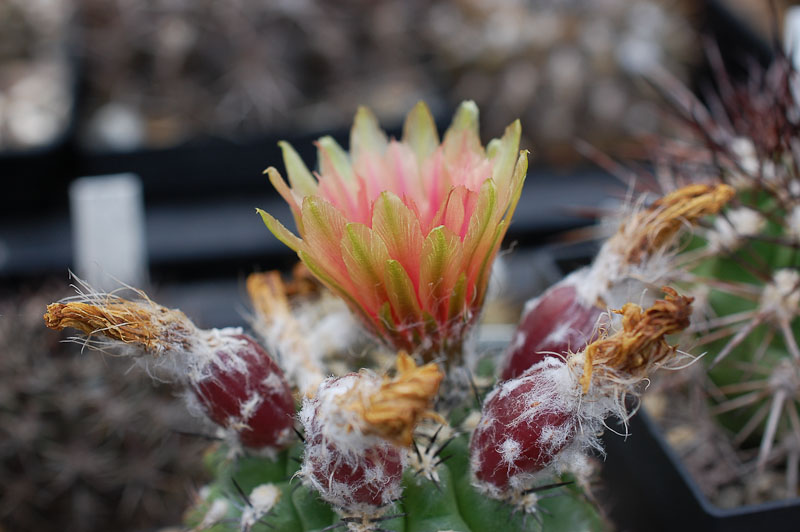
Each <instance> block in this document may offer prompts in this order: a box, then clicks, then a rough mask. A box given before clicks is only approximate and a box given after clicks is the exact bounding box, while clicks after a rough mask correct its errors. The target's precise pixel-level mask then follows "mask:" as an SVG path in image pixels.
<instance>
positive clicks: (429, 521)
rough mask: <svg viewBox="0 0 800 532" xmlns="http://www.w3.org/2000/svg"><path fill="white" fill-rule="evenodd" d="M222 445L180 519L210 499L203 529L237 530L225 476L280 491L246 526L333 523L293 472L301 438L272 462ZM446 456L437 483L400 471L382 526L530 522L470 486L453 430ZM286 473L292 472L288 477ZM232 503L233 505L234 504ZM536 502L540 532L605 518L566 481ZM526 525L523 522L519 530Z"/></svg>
mask: <svg viewBox="0 0 800 532" xmlns="http://www.w3.org/2000/svg"><path fill="white" fill-rule="evenodd" d="M225 452H226V451H225V449H223V448H218V449H216V450H215V451H213V452H210V453H209V455H208V456H207V458H206V464H207V466H208V467H209V469H210V472H211V473H212V475H213V476H214V478H215V480H214V481H213V482H212V484H210V485H209V486H208V488H207V490H206V492H205V493H206V494H207V495H206V498H205V499H203V500H201V501H198V503H197V504H196V505H195V506H194V507H193V508H192V509H191V510H190V511H189V512H188V513H187V516H186V524H187V525H189V526H190V527H197V526H198V525H199V524H200V523H201V522H202V521H203V518H204V516H205V515H206V514H207V513H208V511H209V509H210V508H211V506H212V504H213V503H214V501H215V500H218V499H222V500H226V501H227V502H228V511H227V512H226V514H225V516H224V517H222V518H221V519H220V521H219V522H218V523H216V524H214V525H213V526H211V527H209V528H207V529H206V530H209V531H213V532H223V531H238V530H240V525H239V522H240V516H241V513H242V509H241V508H242V507H244V506H245V505H246V503H245V501H244V500H243V499H242V498H241V495H239V493H238V489H237V488H236V486H235V485H234V483H233V479H235V480H236V483H237V484H238V485H239V487H240V488H241V490H242V492H244V493H245V494H247V493H250V491H251V490H252V489H253V488H254V487H256V486H258V485H261V484H270V483H271V484H275V485H276V486H278V487H279V488H280V490H281V493H282V494H281V497H280V500H279V501H278V504H277V505H276V506H275V508H273V509H272V511H271V512H270V513H269V514H268V515H267V516H266V517H265V518H264V519H263V521H264V523H268V525H267V524H264V523H258V524H257V525H256V526H255V527H253V531H254V532H257V531H262V530H263V531H267V530H281V531H286V532H295V531H296V532H319V531H321V530H323V529H325V528H326V527H330V526H331V525H333V524H335V523H337V522H338V521H339V516H337V515H336V513H335V512H334V511H333V510H332V509H331V507H330V506H329V505H328V504H327V503H325V502H323V501H322V500H321V499H320V498H319V496H318V495H317V493H316V492H314V491H312V490H311V489H309V488H308V487H307V486H305V485H303V484H302V481H301V479H300V478H296V477H294V475H295V473H296V472H297V470H298V469H299V464H298V463H297V462H296V461H294V460H292V457H295V458H296V457H298V456H300V455H302V444H300V443H298V444H297V445H295V446H294V447H292V448H290V449H287V450H285V451H282V452H281V453H280V454H279V455H278V456H277V457H276V458H275V460H271V459H269V458H253V457H240V458H233V459H229V458H227V457H226V455H225ZM443 454H445V455H446V456H447V455H452V458H451V459H449V460H447V461H446V462H445V463H443V464H442V465H440V466H439V468H438V469H437V473H438V477H439V481H438V482H436V483H434V482H432V481H431V480H429V479H428V478H425V477H424V476H423V475H415V474H414V472H413V471H410V470H407V471H406V473H405V475H404V478H403V487H404V491H403V493H404V498H403V499H402V500H401V501H399V502H397V503H395V504H394V505H393V506H392V507H390V508H387V509H386V515H387V516H392V515H397V516H399V517H396V518H393V519H387V520H385V521H381V522H379V524H378V526H379V527H380V528H381V529H384V530H391V531H395V532H437V531H440V530H441V531H448V530H453V531H456V532H489V531H492V530H497V526H498V524H499V523H503V526H507V527H508V529H509V530H526V529H532V527H535V526H538V525H537V524H536V521H535V520H534V518H533V517H531V516H530V515H528V516H525V515H524V514H522V513H514V512H513V508H512V507H510V506H508V505H507V504H505V503H503V502H502V501H496V500H492V499H488V498H486V497H485V496H483V495H481V494H480V493H478V492H477V491H476V490H475V489H474V488H473V487H472V485H471V479H470V471H469V456H468V438H467V437H466V435H461V436H459V437H457V438H455V439H454V440H453V441H452V443H450V444H449V445H448V446H447V449H446V451H445V452H444V453H443ZM293 477H294V478H293ZM237 506H238V507H237ZM540 506H541V507H542V508H543V509H544V510H545V512H543V513H542V521H543V527H544V530H547V531H565V532H566V531H577V530H585V531H597V532H599V531H602V530H606V524H605V522H604V521H603V519H602V517H601V516H600V514H599V512H598V510H597V508H596V507H595V506H594V505H593V504H592V503H590V502H589V501H588V500H587V498H586V496H585V495H584V494H583V492H582V491H581V490H580V489H579V488H577V487H575V486H569V487H566V488H563V489H560V490H559V491H558V492H557V495H556V496H553V497H551V498H544V499H542V501H541V502H540ZM525 527H527V528H525Z"/></svg>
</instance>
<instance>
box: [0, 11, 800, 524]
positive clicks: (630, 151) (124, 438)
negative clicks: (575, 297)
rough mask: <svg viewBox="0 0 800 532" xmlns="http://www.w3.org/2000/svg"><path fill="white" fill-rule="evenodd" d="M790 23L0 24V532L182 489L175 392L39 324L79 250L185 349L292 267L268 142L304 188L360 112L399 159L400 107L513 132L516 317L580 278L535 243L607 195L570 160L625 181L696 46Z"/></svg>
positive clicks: (754, 17)
mask: <svg viewBox="0 0 800 532" xmlns="http://www.w3.org/2000/svg"><path fill="white" fill-rule="evenodd" d="M791 3H794V2H787V1H781V0H776V1H775V2H766V1H764V0H725V1H723V0H706V1H696V0H450V1H440V2H428V1H424V0H378V1H368V0H342V1H339V2H327V1H324V0H275V1H263V0H227V1H225V2H221V1H219V0H0V180H2V185H3V188H4V193H3V194H0V479H2V483H0V531H6V530H8V531H13V530H50V529H52V530H56V529H58V530H61V529H63V525H64V523H74V525H71V526H70V527H69V529H70V530H108V529H110V528H111V527H112V526H113V527H114V528H115V529H118V530H149V529H153V528H155V527H158V526H161V525H165V524H168V523H175V522H178V521H179V520H180V514H181V511H182V510H183V508H184V506H185V504H186V502H187V501H188V499H189V498H190V497H191V496H192V493H193V487H195V488H196V487H197V486H199V485H200V484H201V483H202V472H201V463H200V461H201V460H200V456H201V451H202V448H203V446H204V445H205V444H206V442H204V441H200V440H198V439H197V438H191V437H188V436H181V435H179V434H177V433H176V432H175V427H176V426H177V421H176V420H178V419H180V418H181V413H182V411H183V410H182V409H183V406H182V405H181V404H180V401H176V400H174V398H173V397H172V395H171V394H172V392H171V391H169V390H168V389H166V387H159V388H154V387H153V386H152V385H151V384H150V383H149V381H147V380H146V379H141V378H140V377H141V376H139V375H138V374H137V372H136V371H133V372H131V373H130V374H129V375H123V373H124V372H125V369H127V367H123V368H119V367H117V366H120V365H122V366H125V364H119V363H118V362H119V361H108V360H105V359H101V358H100V357H97V356H94V355H92V354H90V353H83V354H82V353H80V352H79V351H80V349H79V347H78V346H74V345H70V344H67V345H65V344H59V343H58V341H59V339H60V338H61V337H59V335H57V334H56V333H53V332H51V331H47V330H45V329H44V327H43V326H42V324H41V314H42V312H43V311H44V306H45V304H46V303H47V302H49V301H51V300H55V299H59V298H61V297H64V296H67V295H69V294H70V290H69V288H68V284H69V280H68V273H67V272H68V269H69V268H77V269H78V273H83V272H82V269H84V268H86V266H85V264H83V263H81V260H83V259H82V258H81V257H79V256H78V255H79V254H80V253H82V251H81V250H84V251H85V250H86V249H87V244H86V239H91V238H106V239H108V242H111V243H110V244H108V245H107V246H105V248H104V249H106V251H107V252H108V250H111V251H110V252H108V253H107V254H109V253H110V254H112V255H114V256H116V257H117V259H119V260H121V261H122V262H124V263H126V264H127V265H128V266H130V264H134V263H135V264H134V265H135V266H136V268H133V273H132V274H131V275H132V276H133V277H126V274H120V273H119V272H120V271H121V270H118V269H117V267H112V265H111V264H109V265H105V264H100V265H99V266H100V268H101V274H102V275H105V276H106V277H107V278H109V279H111V278H113V277H112V276H117V277H118V278H120V280H131V279H135V280H136V281H138V282H140V283H142V285H143V286H145V287H146V288H148V289H149V290H150V291H151V294H152V295H153V297H154V299H157V300H158V301H160V302H161V303H163V304H165V305H167V306H174V307H180V308H182V309H183V310H184V311H185V312H186V313H187V314H188V315H189V316H191V317H193V318H194V319H195V320H196V321H197V323H198V324H199V325H200V326H202V327H212V326H217V327H221V326H229V325H241V324H243V323H244V322H245V318H244V316H245V303H244V302H245V300H246V298H245V297H244V293H243V289H242V284H243V279H244V276H246V275H247V274H248V273H250V272H252V271H255V270H264V269H274V268H286V267H289V266H290V265H291V264H292V257H291V255H290V254H289V253H288V250H287V249H285V248H284V247H283V246H282V245H281V244H280V243H278V241H277V240H275V239H274V238H273V237H272V236H271V235H270V234H269V232H268V231H267V230H266V229H265V228H264V227H263V225H262V224H261V222H260V220H259V218H258V217H257V216H256V215H255V213H254V208H255V207H262V208H265V209H266V210H268V211H269V212H271V213H274V214H276V215H277V216H278V217H279V218H281V219H282V220H284V221H285V222H286V223H287V224H288V223H290V219H291V217H290V216H288V209H286V208H285V207H284V206H283V205H282V201H279V199H278V197H277V194H276V193H274V192H273V190H272V189H271V186H269V184H268V182H267V180H266V179H265V178H264V177H263V176H262V175H261V171H262V170H263V169H264V168H266V167H267V166H270V165H275V166H279V167H281V166H282V162H281V157H280V152H279V151H278V148H277V141H278V140H281V139H286V140H289V141H290V142H292V144H293V145H294V146H295V148H297V149H298V151H299V152H300V154H301V155H302V156H303V157H304V158H305V159H306V162H307V163H308V164H309V166H313V164H314V152H313V146H312V141H313V140H314V139H315V138H317V137H318V136H320V135H321V134H333V135H334V136H335V137H336V138H337V139H338V140H340V142H342V143H343V144H345V145H346V139H347V131H348V128H349V124H350V121H351V119H352V116H353V114H354V112H355V110H356V108H357V106H358V105H367V106H369V107H371V108H372V109H373V110H374V111H375V112H376V114H377V115H378V117H379V118H380V120H381V123H382V125H383V126H384V127H385V128H387V129H388V130H389V132H390V133H393V134H394V135H396V136H399V132H400V128H401V125H402V118H403V116H404V115H405V113H406V112H407V111H408V110H409V109H410V108H411V107H412V106H413V104H414V103H416V102H417V101H419V100H425V101H426V102H427V103H428V104H429V105H430V107H431V109H432V110H433V112H434V115H435V116H436V118H437V121H439V123H440V126H441V128H444V127H446V125H447V123H448V121H449V118H450V116H451V113H452V111H453V110H454V109H455V107H456V106H457V104H458V102H459V101H461V100H463V99H473V100H475V101H476V102H477V103H478V105H479V107H480V110H481V126H482V129H483V131H482V136H483V138H484V139H488V138H490V137H492V136H497V135H499V134H500V133H501V132H502V130H503V128H504V127H505V125H507V124H508V123H510V122H511V121H513V120H514V119H515V118H517V117H519V118H521V119H522V125H523V134H524V138H523V141H522V145H523V147H524V148H528V149H530V150H531V151H532V159H531V162H532V167H531V170H530V172H529V178H528V184H527V187H526V191H525V192H524V194H523V199H522V203H521V208H520V209H518V211H517V213H518V214H517V216H516V217H515V221H514V224H512V226H511V230H510V233H509V235H510V240H512V241H514V242H517V243H518V244H519V246H518V249H517V251H516V252H515V254H514V257H515V260H511V261H510V262H509V268H510V269H511V271H512V275H515V276H516V277H515V279H518V280H519V281H518V282H519V283H521V284H522V287H523V288H522V289H520V290H518V292H519V293H520V294H522V295H529V294H531V293H533V292H534V291H536V290H537V289H540V288H541V286H543V285H546V284H547V283H549V282H552V281H553V280H555V278H557V276H558V275H560V274H561V272H563V271H564V269H565V268H568V267H569V264H570V263H573V262H575V261H580V260H584V259H585V258H586V257H587V256H588V251H587V250H586V249H576V248H575V247H574V246H573V247H564V246H560V245H558V244H555V243H553V235H556V234H559V233H561V232H563V231H565V230H569V229H574V228H577V227H581V226H582V225H585V224H587V223H588V222H589V221H590V219H589V217H587V216H585V215H586V214H587V213H591V212H592V211H593V210H596V209H597V208H600V207H602V206H603V205H605V202H606V201H607V200H608V199H609V198H614V197H618V196H619V195H620V191H621V190H622V191H623V192H624V186H622V185H620V183H619V182H617V181H616V180H615V179H614V178H613V177H611V176H609V175H608V174H606V173H604V172H601V171H599V170H597V169H596V168H595V167H594V166H593V165H592V164H590V163H589V162H588V161H587V160H586V159H585V158H584V157H583V156H582V155H581V154H580V153H579V152H578V150H577V149H576V147H575V146H576V140H582V141H585V142H588V143H589V144H591V145H592V146H594V147H595V148H597V149H598V150H600V152H602V153H606V154H609V155H611V156H613V157H615V158H621V159H625V160H627V159H631V158H637V157H641V156H642V149H641V146H642V143H641V139H642V138H643V137H644V138H648V137H649V138H653V136H654V135H658V134H661V133H664V132H666V131H668V130H669V127H670V123H669V120H668V118H666V117H665V115H664V114H663V111H662V110H661V108H660V107H659V100H658V97H657V96H656V94H655V92H654V91H652V90H651V89H650V87H649V85H648V83H647V82H646V81H645V79H646V76H647V74H648V72H649V71H651V69H653V68H664V69H666V70H668V71H669V72H671V73H672V74H673V75H675V76H676V77H678V78H679V79H681V80H683V81H684V82H686V83H687V84H689V85H690V86H691V87H693V88H695V89H696V90H697V91H698V93H702V92H703V89H704V87H705V88H707V86H708V84H709V83H710V81H709V79H710V78H709V75H708V66H707V64H706V61H705V56H704V53H703V42H702V39H703V37H704V36H705V37H711V38H713V39H716V40H717V42H718V43H719V45H720V49H721V52H722V56H723V59H724V60H725V62H726V64H727V65H728V67H729V68H730V69H731V70H732V71H733V72H734V73H735V72H737V71H744V70H746V68H747V65H748V63H749V62H751V61H760V62H765V61H768V60H769V57H770V54H771V49H772V45H771V39H772V38H773V37H774V35H775V28H780V27H781V25H782V14H783V11H784V9H785V8H786V7H787V6H788V5H789V4H791ZM121 173H126V174H130V175H128V176H127V177H125V178H124V179H122V181H113V180H105V181H99V182H98V181H92V182H89V184H90V185H91V184H92V183H93V184H95V185H98V184H99V185H100V186H101V187H102V185H103V183H105V184H111V183H116V184H117V185H119V186H117V187H116V188H114V191H115V192H114V193H120V190H121V189H124V190H123V192H124V194H123V195H125V194H127V196H126V198H127V199H125V198H123V199H121V200H119V201H121V202H122V203H120V204H119V205H120V206H119V207H118V206H117V205H118V204H116V203H113V202H112V201H111V200H108V201H107V202H106V203H105V204H104V205H105V206H106V208H105V210H104V209H103V208H100V207H97V204H96V203H95V204H91V202H90V203H88V204H87V203H82V202H83V201H84V200H86V196H85V195H81V193H82V192H86V188H87V187H85V186H84V185H86V184H87V182H86V181H85V180H84V181H79V178H81V177H86V176H103V175H112V174H121ZM120 187H121V188H120ZM89 189H90V190H89V196H91V195H92V191H94V193H95V196H94V197H95V198H96V196H97V194H99V193H98V192H97V189H96V188H92V187H89ZM106 192H108V191H107V190H106ZM112 195H113V194H112ZM100 196H101V197H102V194H100ZM115 201H116V200H115ZM92 205H94V206H92ZM101 211H103V212H101ZM105 211H113V212H105ZM87 213H88V214H87ZM125 213H128V214H125ZM87 216H88V218H87ZM80 220H83V221H80ZM87 220H88V221H87ZM87 224H88V225H87ZM98 226H100V227H101V228H102V229H103V230H104V231H101V233H102V235H100V236H97V232H96V231H95V232H94V233H92V230H91V228H92V227H95V228H96V227H98ZM86 227H89V229H86ZM81 228H83V229H81ZM92 234H95V237H92V236H91V235H92ZM87 235H88V236H87ZM101 247H102V246H101ZM132 247H133V248H135V249H129V248H132ZM101 255H102V253H101ZM89 260H94V261H95V262H97V261H98V260H100V259H99V258H95V259H92V258H91V257H90V258H89ZM109 260H111V259H109ZM123 266H124V265H123ZM118 267H122V266H118ZM122 268H123V270H124V267H122ZM126 271H127V270H126ZM137 379H138V380H137ZM111 398H114V399H113V400H112V399H111ZM154 414H158V416H160V417H158V419H157V421H156V422H154V421H153V419H155V418H154V417H153V416H154ZM187 430H188V431H190V430H189V429H187ZM112 464H113V467H112ZM134 464H135V465H134ZM148 472H149V473H148Z"/></svg>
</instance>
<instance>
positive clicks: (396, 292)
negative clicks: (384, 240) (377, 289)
mask: <svg viewBox="0 0 800 532" xmlns="http://www.w3.org/2000/svg"><path fill="white" fill-rule="evenodd" d="M385 264H386V266H385V268H386V269H385V273H384V278H385V279H386V288H387V292H388V295H389V302H390V303H391V304H392V309H393V310H394V313H395V315H396V316H397V317H398V319H399V320H400V321H401V323H402V324H403V325H405V326H409V325H415V324H419V323H420V320H421V319H422V313H421V312H420V307H419V302H418V301H417V295H416V293H415V291H414V285H413V284H412V283H411V279H410V278H409V276H408V273H407V272H406V270H405V269H403V266H402V265H401V264H400V263H399V262H397V261H396V260H392V259H389V260H387V261H386V263H385Z"/></svg>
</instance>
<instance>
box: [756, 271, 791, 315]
mask: <svg viewBox="0 0 800 532" xmlns="http://www.w3.org/2000/svg"><path fill="white" fill-rule="evenodd" d="M799 305H800V273H798V271H797V270H793V269H790V268H784V269H781V270H778V271H776V272H775V273H774V274H773V277H772V282H771V283H768V284H767V285H765V286H764V292H763V293H762V294H761V309H762V310H763V311H764V312H765V313H767V314H769V315H772V316H774V317H775V318H776V319H777V320H778V321H782V322H790V321H791V320H792V319H793V318H794V316H795V315H796V314H797V312H798V306H799Z"/></svg>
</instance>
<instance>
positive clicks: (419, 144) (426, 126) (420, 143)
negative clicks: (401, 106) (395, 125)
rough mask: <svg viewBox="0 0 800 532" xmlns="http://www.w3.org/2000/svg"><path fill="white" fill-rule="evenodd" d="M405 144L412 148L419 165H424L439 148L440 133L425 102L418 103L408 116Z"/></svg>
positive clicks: (404, 136) (405, 128)
mask: <svg viewBox="0 0 800 532" xmlns="http://www.w3.org/2000/svg"><path fill="white" fill-rule="evenodd" d="M403 142H405V143H407V144H408V145H409V146H410V147H411V150H412V151H413V152H414V155H416V156H417V163H418V164H422V162H423V161H424V160H426V159H427V158H428V157H430V156H431V155H432V154H433V152H434V151H436V148H438V147H439V132H438V131H436V123H435V122H434V121H433V115H431V111H430V109H428V106H427V105H425V102H418V103H417V105H415V106H414V108H413V109H412V110H411V112H410V113H408V116H406V121H405V123H404V124H403Z"/></svg>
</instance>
